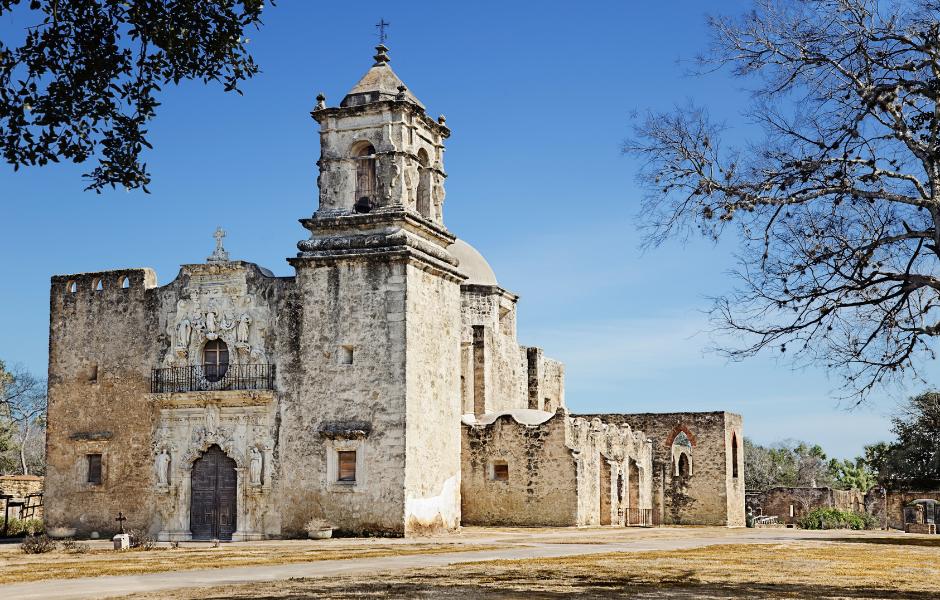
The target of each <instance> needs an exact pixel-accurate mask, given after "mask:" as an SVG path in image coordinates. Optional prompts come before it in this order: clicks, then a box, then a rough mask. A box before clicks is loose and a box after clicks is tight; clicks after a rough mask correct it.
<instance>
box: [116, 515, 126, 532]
mask: <svg viewBox="0 0 940 600" xmlns="http://www.w3.org/2000/svg"><path fill="white" fill-rule="evenodd" d="M114 520H115V521H117V522H118V526H119V527H120V528H121V533H124V521H126V520H127V517H125V516H124V513H122V512H118V516H117V518H116V519H114Z"/></svg>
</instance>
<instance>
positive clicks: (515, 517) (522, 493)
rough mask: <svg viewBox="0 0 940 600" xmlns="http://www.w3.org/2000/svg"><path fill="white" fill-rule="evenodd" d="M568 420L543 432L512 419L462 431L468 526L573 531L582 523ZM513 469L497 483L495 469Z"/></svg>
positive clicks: (561, 418)
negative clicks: (497, 465)
mask: <svg viewBox="0 0 940 600" xmlns="http://www.w3.org/2000/svg"><path fill="white" fill-rule="evenodd" d="M566 428H567V417H566V416H565V415H564V414H558V415H555V416H553V417H551V418H550V419H549V420H548V421H546V422H544V423H542V424H541V425H538V426H529V425H525V424H522V423H519V422H517V421H516V420H515V419H514V418H513V417H512V416H511V415H508V414H506V415H503V416H500V417H498V418H497V419H496V420H495V421H494V422H493V423H492V424H491V425H487V426H480V427H476V426H468V425H465V426H464V427H463V450H462V483H461V498H462V504H463V511H462V512H463V523H464V524H465V525H526V526H539V525H542V526H570V525H576V524H577V521H578V510H577V498H578V487H577V485H578V482H577V469H576V466H575V461H574V458H573V457H572V454H571V449H570V448H568V446H567V445H566V442H565V440H566V438H567V434H566ZM496 461H504V462H505V464H506V465H507V466H508V471H509V477H508V480H507V481H496V480H494V473H493V469H494V463H495V462H496Z"/></svg>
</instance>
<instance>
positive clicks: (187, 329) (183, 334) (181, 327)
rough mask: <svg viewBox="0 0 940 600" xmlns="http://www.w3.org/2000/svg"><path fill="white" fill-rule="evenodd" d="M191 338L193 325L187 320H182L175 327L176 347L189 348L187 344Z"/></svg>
mask: <svg viewBox="0 0 940 600" xmlns="http://www.w3.org/2000/svg"><path fill="white" fill-rule="evenodd" d="M192 336H193V325H192V323H191V322H190V321H189V319H186V318H184V319H183V320H182V321H180V322H179V324H178V325H177V326H176V347H177V348H179V349H186V348H189V342H190V340H191V339H192Z"/></svg>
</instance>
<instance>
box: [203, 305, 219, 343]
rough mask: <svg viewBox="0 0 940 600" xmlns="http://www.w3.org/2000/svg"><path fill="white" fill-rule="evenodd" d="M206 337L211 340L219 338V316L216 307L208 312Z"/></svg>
mask: <svg viewBox="0 0 940 600" xmlns="http://www.w3.org/2000/svg"><path fill="white" fill-rule="evenodd" d="M206 337H207V338H208V339H210V340H214V339H216V338H218V337H219V315H218V313H217V312H216V309H215V307H212V308H210V309H209V310H208V311H206Z"/></svg>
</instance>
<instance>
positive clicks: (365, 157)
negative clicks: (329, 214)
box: [353, 143, 376, 213]
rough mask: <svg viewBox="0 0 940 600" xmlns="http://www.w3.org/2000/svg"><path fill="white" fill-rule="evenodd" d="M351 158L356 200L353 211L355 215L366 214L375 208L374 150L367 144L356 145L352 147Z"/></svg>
mask: <svg viewBox="0 0 940 600" xmlns="http://www.w3.org/2000/svg"><path fill="white" fill-rule="evenodd" d="M353 158H355V160H356V200H355V202H354V204H353V209H354V210H355V211H356V212H357V213H367V212H370V211H371V210H372V209H373V208H375V188H376V185H375V183H376V182H375V148H373V147H372V144H369V143H361V144H358V145H357V146H355V147H354V150H353Z"/></svg>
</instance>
